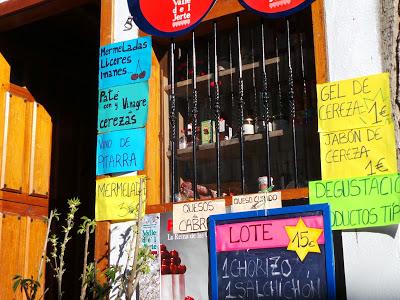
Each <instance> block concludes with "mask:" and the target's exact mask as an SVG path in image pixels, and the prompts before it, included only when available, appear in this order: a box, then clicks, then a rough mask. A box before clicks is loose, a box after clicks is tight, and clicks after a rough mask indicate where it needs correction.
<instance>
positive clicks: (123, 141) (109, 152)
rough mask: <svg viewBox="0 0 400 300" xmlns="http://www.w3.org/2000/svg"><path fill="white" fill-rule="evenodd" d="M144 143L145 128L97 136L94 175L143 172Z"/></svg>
mask: <svg viewBox="0 0 400 300" xmlns="http://www.w3.org/2000/svg"><path fill="white" fill-rule="evenodd" d="M145 143H146V129H145V128H139V129H130V130H120V131H114V132H110V133H105V134H99V135H98V136H97V159H96V175H103V174H110V173H118V172H134V171H140V170H143V169H144V154H145Z"/></svg>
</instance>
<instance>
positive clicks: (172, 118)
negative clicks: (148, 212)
mask: <svg viewBox="0 0 400 300" xmlns="http://www.w3.org/2000/svg"><path fill="white" fill-rule="evenodd" d="M169 66H170V68H169V71H170V77H169V78H170V85H171V89H170V93H169V125H170V128H169V133H170V147H171V194H172V202H175V193H176V191H177V189H176V174H175V173H176V99H175V42H174V40H171V48H170V63H169Z"/></svg>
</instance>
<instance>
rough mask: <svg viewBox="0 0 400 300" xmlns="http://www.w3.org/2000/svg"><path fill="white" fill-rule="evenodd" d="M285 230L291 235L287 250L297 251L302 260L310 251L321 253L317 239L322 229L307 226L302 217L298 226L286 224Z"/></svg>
mask: <svg viewBox="0 0 400 300" xmlns="http://www.w3.org/2000/svg"><path fill="white" fill-rule="evenodd" d="M285 230H286V233H287V235H288V236H289V244H288V247H287V250H290V251H295V252H296V253H297V255H298V257H299V258H300V260H301V261H304V259H305V257H306V256H307V254H308V253H309V252H314V253H321V250H320V248H319V246H318V242H317V240H318V238H319V236H320V235H321V234H322V231H323V230H322V229H320V228H311V227H307V226H306V225H305V224H304V222H303V220H302V219H301V218H300V219H299V221H298V222H297V225H296V226H285Z"/></svg>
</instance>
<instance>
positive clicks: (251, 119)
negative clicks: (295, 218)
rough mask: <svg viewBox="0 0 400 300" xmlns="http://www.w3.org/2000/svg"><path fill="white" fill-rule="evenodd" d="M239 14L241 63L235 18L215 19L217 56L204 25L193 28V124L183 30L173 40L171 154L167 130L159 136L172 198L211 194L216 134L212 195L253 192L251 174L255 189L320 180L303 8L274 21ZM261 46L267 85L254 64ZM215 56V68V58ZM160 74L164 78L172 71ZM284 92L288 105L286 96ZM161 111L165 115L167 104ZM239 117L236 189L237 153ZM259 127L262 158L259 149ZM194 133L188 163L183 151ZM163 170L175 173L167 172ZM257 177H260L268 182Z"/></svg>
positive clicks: (307, 19) (188, 42)
mask: <svg viewBox="0 0 400 300" xmlns="http://www.w3.org/2000/svg"><path fill="white" fill-rule="evenodd" d="M239 18H240V52H241V53H240V57H241V63H240V60H239V55H238V54H239V51H238V49H239V46H238V45H239V38H238V33H237V27H236V25H237V24H236V22H235V18H234V17H232V16H225V17H224V18H222V19H217V20H216V21H215V26H216V28H217V31H216V36H217V38H216V50H217V51H216V53H215V50H214V36H213V30H212V24H208V25H207V24H203V26H204V28H201V26H200V27H199V28H198V29H197V30H196V32H195V51H196V65H195V69H196V75H197V89H196V90H197V109H198V115H197V122H196V123H197V126H196V128H193V111H194V110H193V104H194V101H193V72H194V65H193V50H192V49H193V45H192V39H191V38H192V35H189V34H188V35H187V38H186V39H185V38H183V39H179V40H177V41H176V44H175V48H174V68H173V69H174V74H173V75H174V76H173V78H174V83H175V84H174V96H175V97H174V100H175V110H176V112H175V118H176V126H175V135H174V139H175V145H176V146H175V147H176V150H175V153H174V155H173V153H172V152H173V148H172V143H171V140H172V139H173V134H172V132H171V131H172V127H171V126H169V128H167V129H166V130H165V131H166V132H168V133H169V134H166V137H168V136H169V138H170V143H169V147H168V149H166V152H167V153H166V159H167V161H166V164H168V165H169V168H166V170H167V171H166V173H167V174H165V176H166V178H170V181H171V177H173V178H174V184H175V187H174V189H172V188H171V184H170V189H171V191H173V194H174V196H173V197H172V195H171V194H172V192H171V193H170V196H169V197H167V198H169V200H171V201H172V200H173V201H184V200H190V199H194V198H195V197H196V198H198V199H202V198H215V197H217V196H218V192H217V184H216V182H217V171H216V170H217V163H216V155H215V153H216V152H215V151H216V150H215V148H216V140H217V139H219V144H220V168H219V170H220V171H219V179H220V180H219V182H220V196H224V195H238V194H242V193H254V192H258V191H260V184H259V181H260V180H261V181H262V182H263V183H264V184H263V186H262V189H263V190H264V191H265V190H266V189H268V190H272V189H273V190H282V189H288V188H296V187H304V186H307V184H308V181H310V180H314V179H319V178H320V167H319V166H320V163H319V155H320V154H319V146H318V145H319V140H318V132H317V128H318V127H317V118H316V116H317V111H316V94H315V65H314V48H313V47H314V46H313V34H312V22H311V10H310V9H305V10H303V11H302V12H301V13H297V14H295V15H293V16H292V17H289V18H288V19H280V20H266V19H260V18H259V17H257V16H255V15H254V14H252V13H250V12H243V13H241V14H240V16H239ZM207 26H208V27H207ZM262 27H263V28H262ZM288 30H289V35H288ZM262 32H263V33H264V34H263V35H262ZM263 43H264V49H265V50H264V54H265V55H264V58H265V60H264V63H265V75H266V82H265V79H264V78H265V77H264V76H263V68H262V61H263V55H262V53H263ZM289 47H290V51H288V49H289ZM215 55H217V66H215V62H214V61H215V59H214V57H215ZM289 57H290V64H289ZM169 63H171V59H170V62H169ZM239 65H241V68H242V79H243V114H242V113H241V111H240V101H239V98H240V95H239ZM215 69H217V70H218V80H217V81H215V78H214V76H215V75H214V73H215V72H214V70H215ZM290 69H291V70H290ZM167 72H168V71H166V73H167ZM290 73H291V74H290ZM291 76H292V79H293V80H291V78H290V77H291ZM169 77H170V78H169V81H170V82H171V77H172V76H171V74H169ZM265 84H266V86H265ZM216 85H218V86H216ZM265 87H266V91H267V93H268V99H269V109H268V111H267V110H266V107H265V105H264V103H263V91H264V89H265ZM216 88H218V90H219V94H218V96H219V103H220V105H219V108H220V119H219V124H216V123H217V122H216V120H215V111H216V107H215V89H216ZM164 91H165V92H166V93H167V94H168V93H169V94H170V93H171V84H165V85H164ZM291 93H292V94H291ZM291 95H293V96H292V99H293V100H292V101H293V102H294V104H293V103H291V100H290V99H291ZM164 98H165V99H164V103H167V104H168V101H169V99H168V98H167V97H164ZM169 109H171V103H169ZM167 110H168V105H167ZM168 113H169V117H171V111H169V112H167V114H168ZM267 116H268V118H267ZM241 117H243V126H242V132H243V158H244V159H243V165H244V167H243V169H244V176H243V177H244V180H243V182H244V188H243V189H242V186H241V182H242V178H241V177H242V172H241V167H242V161H241V159H240V155H241V152H240V124H241V122H240V119H241ZM293 127H294V128H295V138H294V135H293ZM267 130H268V133H269V144H270V146H269V147H270V151H269V152H270V154H269V158H267V157H268V155H267V153H266V152H267V151H266V149H267V148H266V139H267V136H266V131H267ZM194 133H195V134H194ZM194 135H196V141H195V142H196V149H197V151H196V152H197V154H196V163H194V160H193V155H192V152H193V136H194ZM268 159H269V161H270V164H269V166H270V177H271V178H270V179H269V181H268V180H266V178H268V167H267V161H268ZM173 163H175V165H174V168H172V164H173ZM194 167H195V168H196V170H197V172H196V173H197V178H196V179H197V180H196V182H197V193H195V192H194V188H193V177H194V175H193V173H194V172H193V168H194ZM172 169H174V170H173V172H174V176H171V171H172ZM260 178H261V179H260ZM265 182H269V186H266V184H265ZM272 185H273V186H272ZM167 201H168V200H167Z"/></svg>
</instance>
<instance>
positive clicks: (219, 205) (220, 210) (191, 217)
mask: <svg viewBox="0 0 400 300" xmlns="http://www.w3.org/2000/svg"><path fill="white" fill-rule="evenodd" d="M224 213H226V209H225V199H219V200H206V201H193V202H186V203H177V204H174V205H173V231H174V233H188V232H199V231H207V229H208V226H207V218H208V217H209V216H211V215H217V214H224Z"/></svg>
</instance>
